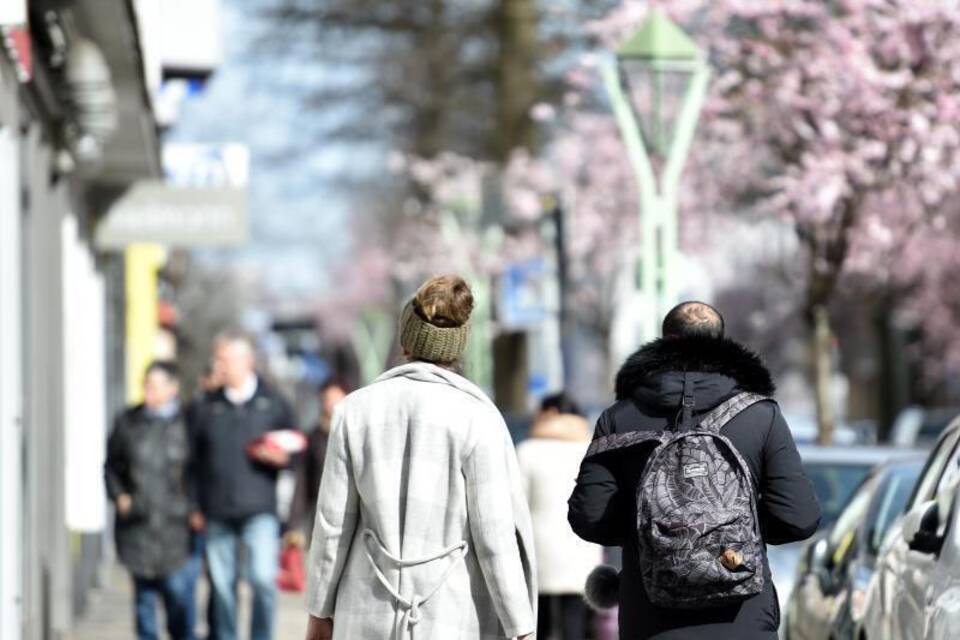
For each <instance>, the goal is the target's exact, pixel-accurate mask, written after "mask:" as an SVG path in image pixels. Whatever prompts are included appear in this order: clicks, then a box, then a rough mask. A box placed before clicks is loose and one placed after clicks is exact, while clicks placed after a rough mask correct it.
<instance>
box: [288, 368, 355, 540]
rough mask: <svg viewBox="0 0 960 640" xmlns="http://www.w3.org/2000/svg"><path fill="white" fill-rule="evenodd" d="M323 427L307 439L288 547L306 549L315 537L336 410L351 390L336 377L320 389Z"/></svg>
mask: <svg viewBox="0 0 960 640" xmlns="http://www.w3.org/2000/svg"><path fill="white" fill-rule="evenodd" d="M319 393H320V423H319V424H318V425H317V426H316V428H315V429H314V430H313V431H311V432H310V435H309V436H308V437H307V449H306V451H305V452H304V454H303V460H302V461H301V462H300V466H299V468H298V469H297V484H296V487H295V488H294V491H293V499H292V500H291V504H290V516H289V518H288V520H287V533H286V534H285V535H284V541H285V542H286V544H290V545H295V546H298V547H303V546H304V545H305V543H306V540H308V539H309V538H310V535H311V534H312V533H313V518H314V515H315V514H316V511H317V494H319V493H320V478H321V477H322V476H323V461H324V458H326V456H327V441H328V440H329V439H330V425H331V424H332V421H333V410H334V408H335V407H336V406H337V405H338V404H339V403H340V401H341V400H343V399H344V398H345V397H347V393H349V387H348V386H347V384H346V383H345V382H344V381H343V380H341V379H340V378H338V377H336V376H333V377H331V378H330V379H329V380H327V381H326V382H324V383H323V384H322V385H320V390H319Z"/></svg>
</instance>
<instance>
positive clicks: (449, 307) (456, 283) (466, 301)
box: [413, 275, 473, 327]
mask: <svg viewBox="0 0 960 640" xmlns="http://www.w3.org/2000/svg"><path fill="white" fill-rule="evenodd" d="M413 302H414V307H415V309H416V311H417V313H419V314H420V316H421V317H423V319H424V320H426V321H427V322H429V323H430V324H432V325H434V326H437V327H460V326H463V325H465V324H466V323H467V321H468V320H470V313H471V312H472V311H473V292H472V291H470V286H469V285H468V284H467V283H466V281H465V280H464V279H463V278H461V277H460V276H457V275H445V276H435V277H433V278H430V279H429V280H427V281H426V282H424V283H423V284H422V285H421V286H420V288H419V289H418V290H417V293H416V295H415V296H414V298H413Z"/></svg>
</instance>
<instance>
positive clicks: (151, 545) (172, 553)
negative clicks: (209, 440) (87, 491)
mask: <svg viewBox="0 0 960 640" xmlns="http://www.w3.org/2000/svg"><path fill="white" fill-rule="evenodd" d="M187 461H188V440H187V430H186V424H185V421H184V418H183V415H182V413H180V412H177V414H176V415H175V416H173V417H171V418H161V417H158V416H152V415H150V414H149V413H148V412H147V410H146V409H145V408H144V407H143V406H142V405H141V406H137V407H133V408H131V409H128V410H126V411H124V412H122V413H121V414H120V415H119V416H118V417H117V419H116V421H115V423H114V427H113V432H112V433H111V434H110V439H109V440H108V442H107V461H106V464H105V465H104V478H105V481H106V485H107V493H108V494H109V495H110V498H111V499H112V500H116V499H117V496H119V495H120V494H123V493H126V494H128V495H129V496H130V498H131V508H130V512H129V513H128V514H127V515H126V516H122V517H121V516H120V514H117V519H116V535H115V537H116V543H117V554H118V555H119V556H120V560H121V561H122V562H123V564H124V565H125V566H126V567H127V568H128V569H129V570H130V572H131V573H133V574H134V575H136V576H141V577H144V578H155V577H159V576H164V575H167V574H169V573H171V572H173V571H175V570H176V569H178V568H180V567H181V566H183V564H184V562H186V560H187V557H188V556H189V553H190V528H189V525H188V523H187V518H188V514H189V510H190V504H189V500H188V478H187Z"/></svg>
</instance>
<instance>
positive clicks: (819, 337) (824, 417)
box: [811, 304, 835, 445]
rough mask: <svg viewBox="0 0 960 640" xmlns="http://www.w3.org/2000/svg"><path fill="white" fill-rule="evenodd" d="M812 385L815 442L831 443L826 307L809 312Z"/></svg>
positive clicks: (830, 371)
mask: <svg viewBox="0 0 960 640" xmlns="http://www.w3.org/2000/svg"><path fill="white" fill-rule="evenodd" d="M812 316H813V318H812V321H813V331H812V336H811V337H812V341H811V347H812V354H811V355H812V356H813V385H814V396H815V400H816V405H817V427H818V434H817V442H818V443H819V444H822V445H829V444H833V430H834V422H835V416H834V412H833V331H832V330H831V328H830V316H829V313H828V311H827V307H826V305H823V304H818V305H815V306H814V307H813V313H812Z"/></svg>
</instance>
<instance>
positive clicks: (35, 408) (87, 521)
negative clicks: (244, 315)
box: [0, 0, 159, 640]
mask: <svg viewBox="0 0 960 640" xmlns="http://www.w3.org/2000/svg"><path fill="white" fill-rule="evenodd" d="M14 4H16V3H14ZM6 5H7V3H6V2H5V3H4V6H6ZM98 5H99V7H98ZM135 6H136V3H135V2H132V1H131V2H120V3H117V7H116V8H115V9H114V10H112V11H110V12H108V13H104V12H103V10H102V9H103V4H102V3H100V2H97V1H96V0H78V1H76V2H72V3H63V2H53V1H46V2H45V1H42V0H36V1H31V2H30V3H29V6H28V5H27V3H26V2H23V3H22V8H23V11H21V12H19V13H17V12H10V13H7V12H5V11H4V12H0V29H2V34H0V41H2V46H0V638H4V639H6V638H11V639H13V638H24V639H26V640H35V639H37V640H39V639H41V638H42V639H44V640H46V639H48V638H54V639H55V638H63V637H65V636H66V635H67V633H68V631H69V629H70V625H71V621H72V618H73V616H74V615H75V613H76V612H77V611H78V610H79V609H81V608H82V607H83V603H84V594H85V593H86V590H87V589H88V588H89V586H90V585H91V584H92V582H93V581H94V578H95V568H96V564H97V561H98V559H99V557H100V555H101V551H102V549H103V547H104V532H105V530H106V528H107V525H108V519H107V509H106V502H105V497H104V493H103V488H102V485H101V482H100V478H101V477H102V461H103V455H104V448H105V441H106V435H107V429H108V420H107V417H108V415H109V414H110V413H111V412H112V410H113V409H114V407H115V406H116V405H117V404H118V403H119V402H122V400H123V389H122V384H123V382H122V381H123V371H122V367H123V361H122V357H121V358H117V353H118V352H119V353H122V349H123V339H124V335H123V331H122V329H121V330H119V331H117V327H122V326H123V314H124V309H123V299H122V284H123V281H122V274H123V270H122V258H119V257H109V256H102V255H99V254H98V253H97V252H96V251H95V249H94V244H93V239H92V229H93V228H94V223H95V221H96V219H97V217H98V216H99V215H100V214H101V213H102V211H103V210H105V208H106V207H107V206H109V203H110V202H111V201H112V200H113V199H115V198H117V197H119V196H120V195H122V194H123V193H124V191H125V190H126V189H127V187H128V186H129V185H130V184H131V183H132V182H133V181H135V180H138V179H143V178H151V177H157V176H158V175H159V157H158V155H159V154H158V153H157V149H158V146H157V137H156V130H155V127H153V126H151V123H152V121H153V114H152V106H151V103H150V100H149V98H148V96H149V93H150V92H149V91H148V87H147V85H146V75H147V73H146V69H145V64H144V60H145V59H146V56H145V54H144V52H143V51H142V50H141V47H140V43H139V39H138V33H139V31H138V24H137V23H138V16H137V14H136V12H135ZM4 21H6V22H4ZM28 23H29V26H27V25H28ZM14 29H16V30H17V31H18V33H17V38H16V43H15V46H14V44H12V43H13V42H14V40H13V39H12V38H11V37H10V35H11V32H12V31H13V30H14ZM78 86H84V87H87V88H89V87H90V86H96V87H98V91H97V92H89V91H88V92H86V93H85V94H83V95H81V94H80V93H78V92H73V93H72V92H71V91H72V90H73V89H74V88H75V87H78ZM91 96H93V99H94V102H89V103H84V100H88V99H90V97H91ZM118 261H120V264H119V265H118V264H117V263H118ZM118 368H119V369H120V370H119V371H118V370H117V369H118ZM111 385H114V386H111ZM115 385H119V386H120V387H121V388H120V389H119V390H118V389H116V388H115Z"/></svg>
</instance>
